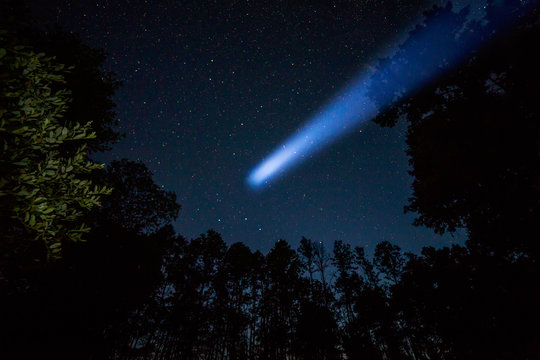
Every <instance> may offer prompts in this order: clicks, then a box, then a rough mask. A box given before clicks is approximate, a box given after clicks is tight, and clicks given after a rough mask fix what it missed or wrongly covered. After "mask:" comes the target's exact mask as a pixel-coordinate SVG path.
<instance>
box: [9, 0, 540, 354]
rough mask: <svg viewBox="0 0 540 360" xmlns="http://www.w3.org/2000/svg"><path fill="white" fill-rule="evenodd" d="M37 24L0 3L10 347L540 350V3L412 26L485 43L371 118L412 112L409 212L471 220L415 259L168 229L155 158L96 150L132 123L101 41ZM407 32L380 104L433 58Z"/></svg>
mask: <svg viewBox="0 0 540 360" xmlns="http://www.w3.org/2000/svg"><path fill="white" fill-rule="evenodd" d="M510 15H511V16H510ZM28 19H30V18H29V17H28V16H27V14H26V12H25V10H24V8H23V6H22V5H21V2H19V1H13V2H5V3H2V4H1V5H0V20H1V25H2V28H3V30H2V31H0V125H1V126H0V142H1V151H2V152H1V157H0V170H1V174H0V176H1V178H0V234H1V235H0V236H1V241H0V249H1V254H0V319H1V320H0V339H2V341H1V343H2V345H1V346H0V353H1V355H2V358H6V359H38V358H56V359H63V358H69V359H188V360H189V359H208V360H214V359H215V360H218V359H219V360H225V359H261V360H262V359H268V360H270V359H275V360H281V359H288V360H289V359H290V360H292V359H295V360H302V359H315V360H323V359H324V360H326V359H328V360H331V359H381V360H382V359H392V360H394V359H396V360H399V359H414V360H417V359H418V360H419V359H426V360H427V359H441V360H443V359H444V360H450V359H456V360H457V359H537V358H540V349H539V347H540V345H539V344H540V330H539V328H538V323H539V320H540V309H539V306H538V304H540V281H539V280H540V276H539V275H540V273H539V266H538V260H539V255H540V251H539V245H540V243H539V241H538V239H540V232H539V231H538V230H539V228H538V227H539V224H540V219H539V211H538V210H539V209H538V207H539V202H538V199H539V196H538V195H539V194H538V192H539V191H540V161H539V156H540V155H539V154H540V152H539V150H538V149H539V148H538V138H539V137H538V135H539V127H540V121H539V119H540V91H539V90H540V67H539V66H538V64H540V47H538V46H537V44H539V43H540V33H539V31H540V21H539V19H540V17H539V9H538V2H537V1H517V0H515V1H514V0H509V1H499V2H492V1H488V6H487V7H486V16H485V18H484V19H482V20H481V21H471V20H469V18H468V10H467V9H464V10H462V11H460V12H456V11H454V9H453V8H452V6H451V5H450V4H449V5H447V6H444V7H434V8H432V9H430V10H429V11H427V12H426V13H425V17H424V21H423V23H421V24H419V25H418V26H417V27H416V28H415V29H413V30H412V32H411V34H413V35H414V34H423V36H422V38H426V36H427V37H428V38H429V35H430V34H437V36H438V38H437V39H431V40H433V41H432V42H428V43H430V44H431V45H430V46H434V45H433V44H437V46H438V47H439V48H440V51H437V52H436V53H437V56H439V57H440V58H439V59H435V60H436V61H438V62H439V63H440V64H441V66H443V67H444V66H447V65H448V64H445V54H446V53H445V52H446V51H451V50H452V49H457V48H458V47H459V46H461V45H462V44H463V43H464V42H467V43H478V42H480V40H481V42H483V43H485V44H487V45H486V46H485V47H484V48H482V50H476V51H472V52H471V53H470V54H469V56H468V57H466V59H464V61H463V62H462V63H461V64H459V65H455V64H454V66H453V67H451V68H450V67H448V68H446V72H444V73H443V75H442V76H441V77H440V78H438V79H425V80H426V81H425V83H426V86H425V87H424V88H423V89H422V90H421V91H417V92H414V93H412V94H409V95H407V96H404V95H403V94H407V92H406V91H402V92H400V93H398V94H392V96H391V97H390V98H394V99H395V102H394V104H392V106H391V107H390V108H389V109H388V111H386V112H384V113H381V114H380V115H379V116H378V117H377V118H376V119H375V121H376V122H377V123H379V124H381V125H382V126H393V125H395V123H396V122H397V121H406V122H407V126H408V130H407V154H408V155H409V159H410V168H411V170H410V171H411V175H412V176H413V178H414V183H413V192H412V195H411V198H410V199H409V203H408V204H406V207H405V210H406V211H411V212H414V213H415V214H417V219H416V221H415V223H416V225H421V226H427V227H430V228H432V229H433V230H434V231H435V232H437V233H444V232H452V231H455V230H456V229H458V228H464V229H466V231H467V233H468V240H467V242H466V244H463V245H453V246H451V247H444V248H440V249H436V248H433V247H425V248H424V249H423V250H422V252H421V254H411V253H404V252H403V251H402V250H401V249H400V248H399V247H397V246H395V245H393V244H391V243H389V242H386V241H385V242H382V243H380V244H378V245H377V246H376V248H375V249H374V252H373V253H368V252H366V249H364V248H362V247H354V246H352V245H350V244H349V243H348V242H347V241H335V242H333V243H322V242H321V241H319V239H312V240H310V239H306V238H302V239H300V242H299V246H298V247H297V248H296V249H295V248H293V247H292V246H291V244H289V243H288V242H287V241H285V240H279V241H277V242H276V243H275V244H274V246H273V247H272V248H271V250H270V251H269V252H268V253H267V254H262V253H261V252H259V251H253V250H251V249H250V248H248V247H247V246H246V245H244V244H243V243H241V242H237V243H233V244H230V245H229V244H226V243H225V242H224V241H223V239H222V238H221V236H220V234H218V233H216V232H214V231H212V230H209V231H208V232H206V233H204V234H201V235H200V236H199V237H197V238H195V239H185V238H184V237H182V236H181V235H179V234H176V233H175V231H174V230H173V227H172V225H171V224H172V222H173V221H174V220H175V219H176V217H177V216H178V212H179V210H180V205H179V204H177V202H176V196H175V195H174V193H172V192H168V191H165V190H163V189H162V188H161V187H160V186H158V185H156V184H155V183H154V181H153V179H152V174H151V172H150V171H149V170H148V169H147V168H146V166H145V165H144V164H142V163H137V162H133V161H129V160H120V161H113V162H111V163H109V164H108V165H106V166H104V165H102V164H99V163H96V162H94V161H92V160H91V158H92V155H91V154H92V152H95V151H107V150H108V149H109V148H110V146H111V145H112V144H113V143H114V142H115V141H117V140H118V139H119V137H120V136H121V135H120V134H119V133H118V131H117V128H116V125H117V124H116V122H117V121H116V117H115V113H114V102H113V100H112V97H113V95H114V92H115V90H116V89H117V88H118V87H119V86H120V83H119V82H118V81H117V80H116V78H115V75H114V74H112V73H108V72H105V71H103V70H102V66H103V63H104V61H105V54H104V53H103V51H101V50H99V49H92V48H90V47H88V46H86V45H84V44H83V43H82V42H81V40H80V39H79V38H78V37H77V36H76V35H73V34H71V33H67V32H65V31H63V30H62V29H60V28H58V27H43V26H37V25H36V24H34V23H32V22H31V21H30V20H28ZM504 19H506V20H508V19H511V21H513V23H512V24H510V25H511V26H507V30H506V31H504V32H500V31H498V30H497V27H496V24H500V23H501V21H502V20H504ZM508 21H510V20H508ZM441 24H442V25H441ZM441 26H443V27H444V28H445V29H447V32H446V33H445V34H446V36H442V37H441V31H440V29H441ZM414 38H415V37H414V36H412V37H410V38H409V39H408V40H406V41H405V43H404V44H402V45H401V47H400V48H399V49H398V51H397V52H396V53H395V54H393V55H392V56H391V57H389V58H387V59H381V60H380V61H381V63H385V62H391V63H392V64H393V66H391V67H385V68H389V69H391V72H389V73H382V74H381V75H380V78H379V79H378V81H375V82H374V84H375V85H373V86H372V88H371V90H370V91H371V96H372V98H373V99H374V100H375V101H377V99H386V98H389V96H388V94H384V91H387V89H388V88H389V87H388V86H386V87H378V86H377V84H379V83H380V84H382V83H389V82H395V83H396V84H404V85H405V84H408V83H410V82H409V79H408V77H412V76H422V71H423V69H422V67H421V66H422V65H421V64H422V61H421V60H422V59H423V57H425V56H429V55H430V54H433V52H426V51H425V46H426V45H425V44H424V48H423V47H422V46H421V44H412V45H413V46H411V43H410V42H411V41H414ZM411 39H413V40H411ZM406 59H418V60H419V61H418V62H411V61H406ZM430 61H432V60H430ZM394 88H395V87H394ZM398 88H399V87H398ZM404 90H406V89H404ZM404 205H405V204H404Z"/></svg>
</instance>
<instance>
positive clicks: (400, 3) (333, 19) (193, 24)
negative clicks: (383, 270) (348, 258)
mask: <svg viewBox="0 0 540 360" xmlns="http://www.w3.org/2000/svg"><path fill="white" fill-rule="evenodd" d="M34 2H36V1H34ZM27 3H29V4H30V5H32V3H33V2H32V1H28V2H27ZM431 3H432V1H425V0H386V1H383V0H363V1H321V2H314V1H277V0H275V1H219V0H218V1H211V2H210V1H170V0H163V1H161V0H160V1H157V0H155V1H143V0H131V1H130V0H110V1H106V0H102V1H86V0H72V1H69V0H58V1H39V2H36V4H35V6H33V8H34V9H35V10H36V13H37V14H38V15H39V16H41V17H45V18H48V19H54V20H58V22H59V23H60V24H61V25H62V26H63V27H64V28H65V29H66V30H69V31H73V32H77V33H80V35H81V38H82V39H83V41H84V42H85V43H87V44H89V45H91V46H94V47H102V48H104V49H105V51H106V52H107V53H108V62H107V64H106V67H105V70H108V71H114V72H115V73H117V74H118V78H119V79H120V80H121V81H123V86H122V88H121V89H120V90H119V91H118V92H117V95H116V97H115V102H116V103H117V105H118V107H117V112H118V117H119V118H120V124H121V129H120V130H121V131H123V132H125V133H126V137H125V138H124V139H123V140H122V141H121V142H120V143H119V144H117V145H116V146H115V147H114V149H113V151H111V152H109V153H106V154H103V155H100V156H99V159H100V160H103V161H109V160H112V159H119V158H128V159H131V160H140V161H142V162H144V163H145V164H146V165H147V166H148V167H149V168H150V169H151V170H152V171H153V172H154V173H155V180H156V182H157V183H158V184H160V185H162V186H163V187H164V188H165V189H167V190H173V191H174V192H176V194H177V196H178V202H179V203H180V204H181V205H182V210H181V212H180V216H179V218H178V220H177V221H176V222H175V228H176V230H177V231H178V232H179V233H180V234H182V235H184V236H186V237H187V238H190V237H196V236H197V235H198V234H199V233H201V232H205V231H206V230H207V229H210V228H212V229H214V230H216V231H218V232H220V233H221V234H222V235H223V238H224V239H225V241H227V242H228V243H233V242H236V241H242V242H244V243H246V244H247V245H249V246H250V247H251V248H253V249H259V250H262V251H264V252H265V251H267V250H268V249H269V248H270V247H271V246H272V245H273V243H274V242H275V241H276V240H278V239H279V238H284V239H286V240H288V241H290V242H291V243H292V244H293V245H294V246H296V244H297V243H298V241H299V239H300V237H301V236H306V237H308V238H311V239H312V240H315V241H323V242H325V243H327V244H328V246H331V243H332V242H333V241H334V240H337V239H339V240H344V241H346V242H349V243H351V244H353V245H354V246H357V245H358V246H367V247H368V251H369V249H371V248H373V247H374V245H375V244H377V243H378V242H380V241H384V240H388V241H391V242H393V243H395V244H397V245H399V246H401V247H402V248H404V249H405V250H407V251H419V250H420V249H421V248H422V247H423V246H426V245H432V246H436V247H438V246H443V245H448V244H450V243H452V242H462V241H463V240H464V235H463V234H460V235H459V236H457V235H456V236H455V237H451V236H448V235H445V236H438V235H435V234H433V232H432V231H431V230H429V229H425V228H416V227H414V226H412V225H411V223H412V221H413V219H414V214H403V206H404V205H405V204H406V202H407V198H408V197H409V196H410V195H411V189H410V184H411V182H412V179H411V178H410V177H409V175H408V174H407V168H408V165H407V157H406V155H405V153H404V149H405V143H404V135H405V126H404V124H401V125H399V126H397V127H395V128H393V129H386V128H380V127H379V126H378V125H375V124H367V125H364V126H363V127H361V128H359V129H357V130H356V131H354V132H353V133H351V134H350V135H349V136H348V137H346V138H344V139H341V140H339V141H337V142H336V143H334V144H333V145H332V146H331V147H329V148H327V149H326V150H325V151H324V152H322V153H318V154H316V155H314V156H312V158H310V159H308V160H307V161H305V162H304V163H302V164H301V165H300V166H298V167H296V168H294V169H293V170H291V171H289V172H287V173H286V175H285V176H282V177H280V178H279V179H277V181H275V182H273V183H272V184H271V185H270V186H268V187H266V188H264V189H262V190H258V191H254V190H253V189H251V188H250V187H249V186H248V185H247V183H246V177H247V175H248V173H249V171H250V170H251V169H252V168H253V167H254V166H256V165H257V164H258V163H259V162H260V161H261V160H263V159H264V158H265V157H266V156H267V155H268V154H269V153H270V152H271V151H272V150H273V149H274V148H275V147H276V146H279V144H280V143H281V142H282V141H283V140H285V139H286V138H288V137H289V136H290V135H291V134H293V133H294V131H295V130H296V129H297V128H298V127H300V126H301V125H302V124H303V123H304V122H305V121H306V120H307V119H308V118H309V117H310V115H311V114H313V113H314V112H315V111H317V110H318V109H320V108H321V106H322V105H323V104H324V103H325V102H327V101H328V99H330V98H332V97H333V96H334V95H335V94H336V93H337V92H338V91H339V90H340V89H341V88H343V86H345V85H346V84H347V83H348V82H349V81H350V80H351V79H352V78H353V77H354V76H355V75H356V74H357V73H358V72H359V71H361V70H362V69H363V68H365V67H366V66H368V65H369V64H370V62H371V61H372V60H373V59H374V58H376V57H377V56H378V55H381V54H385V53H388V52H389V51H391V50H392V48H393V45H394V44H395V42H396V41H397V40H398V39H402V38H403V36H404V35H405V34H406V33H407V30H408V29H409V28H410V26H411V25H413V24H415V23H416V22H418V21H420V19H421V13H422V11H423V10H425V9H426V8H427V7H428V6H429V5H430V4H431Z"/></svg>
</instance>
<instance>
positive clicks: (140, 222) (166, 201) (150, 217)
mask: <svg viewBox="0 0 540 360" xmlns="http://www.w3.org/2000/svg"><path fill="white" fill-rule="evenodd" d="M94 179H95V181H96V182H100V183H103V184H107V186H110V187H112V188H113V189H114V190H113V191H112V193H111V194H110V196H108V197H107V198H106V199H104V200H105V201H104V202H103V204H102V207H101V208H100V209H98V210H97V213H96V214H95V216H96V219H98V221H99V222H101V223H107V222H111V223H116V224H120V225H121V226H122V227H123V228H124V229H126V230H128V231H131V232H135V233H152V232H154V231H156V230H157V229H159V228H161V227H162V226H164V225H166V224H168V223H170V222H171V221H173V220H175V219H176V218H177V216H178V212H179V211H180V205H179V204H177V203H176V194H174V193H173V192H172V191H165V190H163V189H162V188H160V187H159V186H158V185H157V184H156V183H154V180H153V179H152V173H151V172H150V170H149V169H148V168H147V167H146V166H145V165H144V164H142V163H139V162H134V161H130V160H126V159H122V160H119V161H112V162H111V163H110V164H109V165H107V168H106V170H104V171H102V172H96V173H95V174H94Z"/></svg>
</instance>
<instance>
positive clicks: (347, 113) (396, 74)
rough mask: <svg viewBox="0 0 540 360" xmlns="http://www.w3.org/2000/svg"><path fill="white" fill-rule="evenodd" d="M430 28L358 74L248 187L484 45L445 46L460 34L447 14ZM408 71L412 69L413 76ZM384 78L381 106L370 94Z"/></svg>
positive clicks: (251, 177)
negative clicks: (382, 76)
mask: <svg viewBox="0 0 540 360" xmlns="http://www.w3.org/2000/svg"><path fill="white" fill-rule="evenodd" d="M430 25H431V26H430V31H424V30H423V27H417V31H416V32H415V33H414V34H413V35H411V37H410V38H409V39H408V40H407V41H406V42H405V43H404V45H403V46H402V47H401V49H400V50H399V51H398V52H397V54H396V57H395V58H394V59H393V60H392V61H390V60H386V61H382V62H381V63H380V64H378V65H377V66H376V69H375V70H372V71H371V72H364V73H362V74H360V75H359V76H357V78H356V79H354V81H353V82H352V83H351V85H349V86H348V87H346V88H345V89H344V90H343V91H341V93H340V94H339V95H338V96H336V97H335V98H334V99H333V100H332V101H330V102H329V103H328V104H326V106H324V107H322V109H321V110H320V111H319V112H317V113H315V114H314V115H313V116H312V117H311V118H310V119H309V120H308V121H307V122H306V124H305V125H304V126H303V127H302V128H300V129H299V130H298V131H297V132H296V133H295V134H294V135H292V136H291V137H289V138H288V139H287V140H286V141H285V142H284V143H283V144H282V145H280V146H279V147H278V148H277V149H276V150H274V152H272V153H271V154H270V155H269V156H268V157H267V158H266V159H264V160H263V161H262V162H261V163H260V164H259V165H257V166H256V167H255V168H254V169H253V170H252V171H251V173H250V174H249V175H248V179H247V181H248V184H249V185H250V186H251V187H253V188H258V187H261V186H264V185H265V184H268V183H270V182H271V181H272V180H274V179H275V178H276V177H277V176H278V175H280V174H284V173H285V172H286V171H287V170H290V169H291V168H292V167H294V166H295V165H297V164H299V163H300V162H302V161H303V160H305V159H306V158H309V157H310V156H311V155H313V154H314V153H316V152H318V151H320V150H322V149H324V148H325V147H327V146H328V145H329V144H331V143H332V142H333V141H335V140H337V139H338V138H340V137H342V136H344V135H345V134H347V133H349V132H350V131H352V130H354V129H355V128H357V127H358V126H360V125H361V124H363V123H365V122H367V121H369V120H371V119H373V118H374V117H375V116H376V115H377V112H382V111H384V110H385V109H386V108H387V107H388V106H390V105H391V104H392V102H393V101H394V100H395V96H396V95H398V94H399V95H409V94H411V93H414V92H415V91H418V90H419V89H420V88H421V87H422V86H424V85H425V84H426V83H427V82H429V81H431V80H433V79H436V78H437V77H438V76H440V75H441V74H442V73H443V72H444V71H446V70H447V69H448V68H449V67H451V66H455V65H457V64H459V62H460V61H462V60H463V59H464V57H465V56H466V54H468V53H469V52H470V51H471V50H473V49H475V48H477V46H478V41H479V40H477V39H476V38H475V37H467V38H468V39H469V38H472V39H476V40H468V41H465V40H463V39H461V40H460V42H459V46H458V47H451V48H448V46H446V47H445V45H443V44H445V42H444V41H441V39H445V38H447V39H448V37H453V38H457V37H458V36H459V34H456V33H452V32H451V31H453V30H451V29H452V22H451V18H450V17H448V16H441V17H440V19H439V22H438V23H436V24H430ZM434 25H435V26H434ZM407 54H422V56H421V59H417V58H409V57H408V56H407ZM411 64H413V65H414V66H411ZM411 68H415V69H418V72H415V73H414V74H411V73H410V69H411ZM403 69H409V72H407V71H404V70H403ZM380 74H386V76H385V79H386V80H385V82H384V83H379V84H377V88H378V89H381V93H384V94H388V95H385V96H386V98H382V99H381V98H378V99H377V102H378V104H379V106H378V108H377V107H376V106H375V104H374V102H373V101H371V100H370V99H369V98H368V97H367V95H366V94H367V91H368V86H369V84H370V82H371V81H373V80H372V79H374V78H378V77H377V75H380Z"/></svg>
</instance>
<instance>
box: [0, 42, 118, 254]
mask: <svg viewBox="0 0 540 360" xmlns="http://www.w3.org/2000/svg"><path fill="white" fill-rule="evenodd" d="M9 37H10V34H9V33H7V32H3V33H1V34H0V42H1V44H2V46H1V47H0V78H1V79H2V85H1V88H0V102H1V106H2V107H1V109H0V136H1V137H0V141H1V144H0V146H1V147H2V153H1V158H0V161H1V162H0V167H1V174H2V175H1V178H0V197H1V198H2V203H1V204H2V205H1V208H0V216H1V217H2V219H4V221H5V222H4V224H9V223H10V221H9V220H8V219H16V220H17V224H21V225H23V226H24V227H25V228H26V229H27V230H29V231H30V233H31V234H32V235H33V236H34V237H35V238H36V239H38V240H40V241H43V242H44V243H45V245H46V247H47V254H48V257H49V258H51V259H57V258H59V257H60V255H61V249H62V241H63V240H65V239H69V240H72V241H79V240H81V236H82V234H83V233H86V232H88V231H89V228H88V227H87V226H85V225H84V224H82V223H80V219H81V218H82V216H83V214H84V213H85V212H86V211H88V210H90V209H92V208H93V207H95V206H98V205H99V204H100V202H99V200H100V198H101V196H102V195H107V194H109V193H110V189H109V188H107V187H104V186H96V185H93V184H92V182H91V181H90V180H89V179H88V174H89V173H90V172H91V171H93V170H96V169H99V168H101V167H102V165H101V164H97V163H94V162H92V161H89V160H88V159H87V158H86V152H87V146H88V141H89V140H90V139H93V138H95V137H96V134H95V132H92V123H91V122H85V123H79V122H65V121H63V118H62V117H63V115H64V114H65V112H66V109H67V108H68V106H69V100H70V97H69V96H70V92H69V90H67V89H66V88H65V87H64V85H65V81H64V76H63V75H64V74H65V73H66V70H65V69H64V66H63V65H62V64H59V63H57V62H56V61H55V59H54V58H51V57H47V56H45V55H44V54H42V53H39V54H36V53H35V52H33V51H32V50H31V49H30V48H27V47H24V46H13V45H12V44H11V42H12V41H10V40H11V39H10V38H9ZM65 148H72V149H73V151H71V152H66V151H65ZM4 226H6V225H4ZM7 226H8V227H9V225H7ZM14 226H16V225H14ZM5 231H7V235H6V236H7V237H9V236H10V235H9V234H10V229H9V228H6V229H5Z"/></svg>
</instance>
